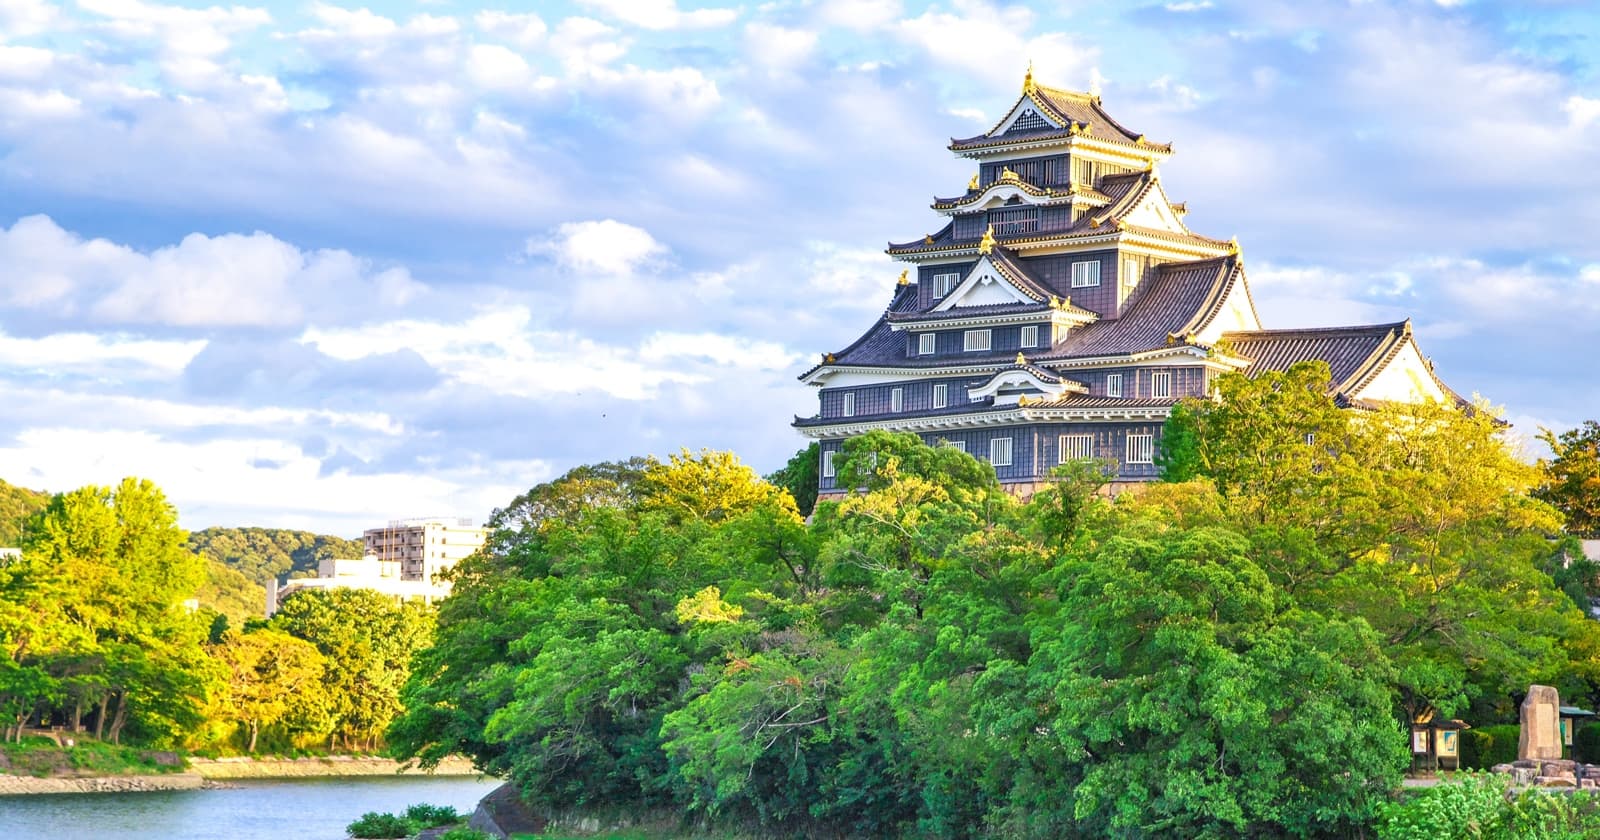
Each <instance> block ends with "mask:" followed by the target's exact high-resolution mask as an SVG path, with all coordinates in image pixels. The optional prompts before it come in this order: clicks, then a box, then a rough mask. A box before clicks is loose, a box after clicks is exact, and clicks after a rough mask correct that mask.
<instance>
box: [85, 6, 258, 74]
mask: <svg viewBox="0 0 1600 840" xmlns="http://www.w3.org/2000/svg"><path fill="white" fill-rule="evenodd" d="M78 7H79V8H80V9H83V10H84V11H86V12H89V13H91V14H93V15H98V16H99V17H100V18H102V20H99V21H97V22H94V23H92V24H91V26H92V27H93V28H95V29H96V30H98V31H101V32H103V33H106V34H108V35H110V36H112V37H114V38H117V39H120V40H124V41H130V42H136V43H137V42H147V41H148V42H153V43H154V46H155V49H156V52H157V55H158V56H159V57H160V58H159V61H158V64H159V65H160V67H161V69H162V71H163V74H164V75H165V76H166V78H167V79H169V80H170V81H172V82H174V83H176V84H177V85H179V86H182V87H187V88H197V89H206V88H210V87H212V86H215V85H217V84H220V83H224V82H225V81H226V76H227V73H226V71H225V70H224V68H223V65H222V63H221V62H220V61H219V60H218V59H219V58H220V57H221V56H223V54H225V53H226V52H227V51H228V50H229V48H230V47H231V46H233V39H234V37H235V36H237V35H240V34H243V33H245V32H249V31H252V30H254V29H258V28H260V27H262V26H266V25H267V24H270V23H271V22H272V15H271V14H270V13H268V12H267V10H265V9H260V8H252V7H246V6H230V7H227V8H223V7H221V6H209V7H206V8H203V9H191V8H186V7H183V6H167V5H161V4H158V3H145V2H141V0H78Z"/></svg>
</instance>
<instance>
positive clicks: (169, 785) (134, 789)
mask: <svg viewBox="0 0 1600 840" xmlns="http://www.w3.org/2000/svg"><path fill="white" fill-rule="evenodd" d="M205 786H206V779H205V777H204V776H201V775H200V774H199V773H160V774H146V775H137V776H132V775H130V776H57V777H49V776H47V777H39V776H7V775H3V774H0V796H31V795H34V794H60V793H143V792H147V791H159V790H199V789H200V788H202V787H205Z"/></svg>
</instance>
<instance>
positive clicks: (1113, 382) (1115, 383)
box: [1106, 373, 1122, 397]
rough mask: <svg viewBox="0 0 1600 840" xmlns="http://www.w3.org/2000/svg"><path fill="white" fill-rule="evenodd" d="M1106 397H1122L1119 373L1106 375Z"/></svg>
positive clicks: (1120, 375)
mask: <svg viewBox="0 0 1600 840" xmlns="http://www.w3.org/2000/svg"><path fill="white" fill-rule="evenodd" d="M1106 396H1108V397H1120V396H1122V374H1120V373H1108V374H1106Z"/></svg>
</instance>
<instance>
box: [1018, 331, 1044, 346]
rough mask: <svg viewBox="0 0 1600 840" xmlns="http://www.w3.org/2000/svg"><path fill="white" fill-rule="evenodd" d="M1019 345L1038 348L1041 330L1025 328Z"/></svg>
mask: <svg viewBox="0 0 1600 840" xmlns="http://www.w3.org/2000/svg"><path fill="white" fill-rule="evenodd" d="M1018 344H1020V345H1022V346H1023V347H1038V346H1039V328H1038V327H1033V326H1028V327H1023V328H1022V339H1021V340H1020V341H1019V342H1018Z"/></svg>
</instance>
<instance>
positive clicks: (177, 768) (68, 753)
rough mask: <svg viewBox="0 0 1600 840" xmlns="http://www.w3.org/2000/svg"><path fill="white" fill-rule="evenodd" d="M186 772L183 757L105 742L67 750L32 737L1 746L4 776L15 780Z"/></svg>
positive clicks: (83, 743) (84, 743) (0, 764)
mask: <svg viewBox="0 0 1600 840" xmlns="http://www.w3.org/2000/svg"><path fill="white" fill-rule="evenodd" d="M183 770H184V762H183V757H182V756H180V755H178V754H177V753H172V752H162V751H159V750H142V749H138V748H136V747H125V746H119V745H117V744H107V743H104V742H102V741H94V740H84V741H79V742H78V743H76V744H74V745H73V746H70V747H64V746H58V745H57V744H56V742H55V741H53V740H51V739H50V738H45V737H41V736H28V737H25V738H23V739H22V741H21V742H19V743H14V744H13V743H7V744H0V774H6V775H11V776H33V777H36V778H72V777H90V776H148V775H155V774H160V773H180V772H183Z"/></svg>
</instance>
